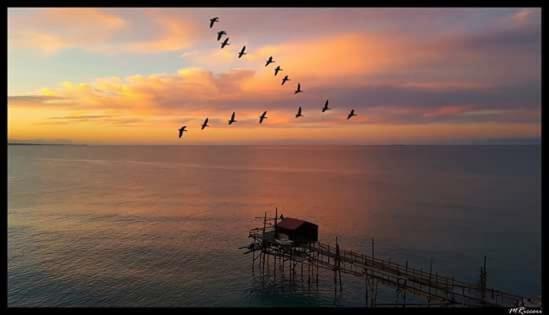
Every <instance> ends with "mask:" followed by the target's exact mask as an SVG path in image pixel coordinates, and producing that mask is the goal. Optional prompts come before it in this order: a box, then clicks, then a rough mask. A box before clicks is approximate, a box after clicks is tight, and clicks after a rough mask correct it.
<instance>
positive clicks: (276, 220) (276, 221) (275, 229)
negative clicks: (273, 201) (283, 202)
mask: <svg viewBox="0 0 549 315" xmlns="http://www.w3.org/2000/svg"><path fill="white" fill-rule="evenodd" d="M277 224H278V208H275V225H274V231H275V234H274V237H275V238H278V230H277V228H276V227H277Z"/></svg>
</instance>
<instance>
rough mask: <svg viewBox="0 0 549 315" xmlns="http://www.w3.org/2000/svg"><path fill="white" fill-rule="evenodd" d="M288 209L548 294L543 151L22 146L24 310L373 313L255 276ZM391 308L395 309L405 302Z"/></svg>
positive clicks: (328, 282) (13, 211)
mask: <svg viewBox="0 0 549 315" xmlns="http://www.w3.org/2000/svg"><path fill="white" fill-rule="evenodd" d="M275 207H278V209H279V213H280V212H282V213H283V214H284V215H285V216H291V217H298V218H303V219H306V220H309V221H312V222H315V223H317V224H318V225H319V234H320V235H319V237H320V240H321V241H323V242H328V243H334V241H335V237H336V236H338V238H339V240H340V242H341V245H342V247H343V248H348V249H355V250H358V251H365V252H366V251H367V252H369V251H370V239H371V238H372V237H374V238H375V242H376V243H375V248H376V249H375V250H376V256H380V257H386V258H389V257H390V258H391V260H392V261H396V262H401V263H403V262H404V261H405V260H408V261H409V263H410V265H411V266H414V267H418V268H423V269H424V270H427V269H428V268H429V260H430V259H431V258H432V259H433V271H434V272H435V271H436V272H438V273H439V274H445V273H447V274H453V275H454V276H455V277H456V278H457V279H461V280H464V281H477V280H478V277H479V270H480V266H481V264H482V261H483V256H484V255H486V256H487V257H488V258H487V260H488V261H487V265H488V268H487V270H488V286H489V287H496V288H498V289H501V290H507V291H510V292H512V293H515V294H521V295H528V296H530V295H540V294H541V220H540V217H541V147H540V146H371V147H369V146H348V147H344V146H341V147H340V146H326V147H324V146H310V147H298V146H295V147H294V146H264V147H263V146H256V147H253V146H250V147H245V146H219V147H215V146H212V147H200V146H179V147H175V146H173V147H172V146H135V147H132V146H13V145H12V146H9V148H8V303H9V305H10V306H272V305H288V306H294V305H320V306H333V305H343V306H362V305H364V287H363V280H360V279H354V278H353V277H351V276H345V275H343V294H342V295H338V296H334V291H333V278H332V277H333V274H332V273H330V272H326V273H322V274H321V276H320V286H319V288H318V289H317V288H316V287H314V288H311V289H309V288H308V287H307V286H306V285H305V286H301V285H294V286H289V285H288V283H287V282H285V281H284V279H282V280H281V279H280V274H279V277H278V278H277V281H274V280H273V279H271V278H269V277H266V278H265V279H263V280H262V278H261V277H260V276H259V275H258V274H257V272H256V274H253V273H252V271H251V257H250V256H249V255H243V254H242V253H243V251H242V250H239V249H238V248H239V247H240V246H244V245H247V244H248V239H247V236H248V230H249V229H250V228H252V227H255V226H259V225H261V224H262V222H261V220H254V217H256V216H262V215H263V214H264V212H265V211H269V212H270V213H273V214H274V209H275ZM386 291H387V292H382V293H380V296H378V302H380V303H381V302H383V299H384V298H386V299H387V300H388V302H393V301H394V291H392V290H386Z"/></svg>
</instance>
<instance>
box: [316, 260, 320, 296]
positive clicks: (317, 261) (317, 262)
mask: <svg viewBox="0 0 549 315" xmlns="http://www.w3.org/2000/svg"><path fill="white" fill-rule="evenodd" d="M319 259H320V252H316V286H317V287H318V264H319Z"/></svg>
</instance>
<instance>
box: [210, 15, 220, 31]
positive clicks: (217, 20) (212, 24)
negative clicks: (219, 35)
mask: <svg viewBox="0 0 549 315" xmlns="http://www.w3.org/2000/svg"><path fill="white" fill-rule="evenodd" d="M215 22H219V18H218V17H217V16H216V17H214V18H211V19H210V28H212V27H213V26H214V24H215Z"/></svg>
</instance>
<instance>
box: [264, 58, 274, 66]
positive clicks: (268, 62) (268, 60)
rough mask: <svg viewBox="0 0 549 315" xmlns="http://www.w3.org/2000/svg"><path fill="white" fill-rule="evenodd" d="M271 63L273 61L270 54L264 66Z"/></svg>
mask: <svg viewBox="0 0 549 315" xmlns="http://www.w3.org/2000/svg"><path fill="white" fill-rule="evenodd" d="M271 63H274V60H273V56H270V57H269V59H267V63H266V64H265V67H266V66H268V65H270V64H271Z"/></svg>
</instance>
